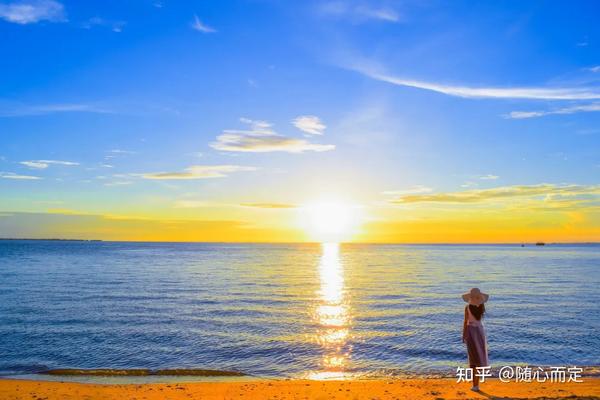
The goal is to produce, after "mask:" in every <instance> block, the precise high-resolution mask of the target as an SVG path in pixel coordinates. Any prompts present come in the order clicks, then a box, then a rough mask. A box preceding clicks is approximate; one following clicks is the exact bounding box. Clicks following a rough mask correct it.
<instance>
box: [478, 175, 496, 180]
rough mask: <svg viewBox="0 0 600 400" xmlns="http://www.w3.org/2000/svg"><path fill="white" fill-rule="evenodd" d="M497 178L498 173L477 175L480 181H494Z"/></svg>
mask: <svg viewBox="0 0 600 400" xmlns="http://www.w3.org/2000/svg"><path fill="white" fill-rule="evenodd" d="M498 178H500V177H499V176H498V175H492V174H487V175H481V176H479V179H481V180H482V181H495V180H496V179H498Z"/></svg>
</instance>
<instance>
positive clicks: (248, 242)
mask: <svg viewBox="0 0 600 400" xmlns="http://www.w3.org/2000/svg"><path fill="white" fill-rule="evenodd" d="M3 240H4V241H10V240H14V241H17V240H22V241H27V240H30V241H56V242H60V241H63V242H104V243H211V244H323V243H337V244H358V245H518V246H521V245H533V246H536V245H537V244H538V243H540V244H543V245H544V246H548V245H557V244H559V245H563V244H572V245H573V244H595V245H600V241H583V242H568V241H564V242H544V241H541V240H540V241H537V242H353V241H338V242H336V241H322V242H320V241H307V242H273V241H256V242H252V241H231V242H224V241H219V240H215V241H207V240H201V241H200V240H199V241H189V240H188V241H185V240H105V239H76V238H11V237H0V241H3ZM538 247H539V246H538Z"/></svg>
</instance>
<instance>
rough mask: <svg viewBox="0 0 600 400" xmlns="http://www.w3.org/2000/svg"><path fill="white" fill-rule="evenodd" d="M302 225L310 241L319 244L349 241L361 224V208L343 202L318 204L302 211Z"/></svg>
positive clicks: (308, 206)
mask: <svg viewBox="0 0 600 400" xmlns="http://www.w3.org/2000/svg"><path fill="white" fill-rule="evenodd" d="M301 218H302V221H301V223H302V225H303V226H304V229H305V230H306V231H307V233H308V234H309V235H310V237H311V239H313V240H317V241H320V242H340V241H344V240H349V239H351V237H352V236H353V234H354V233H356V231H357V229H358V227H359V225H360V222H361V208H360V207H359V206H356V205H352V204H347V203H343V202H338V201H335V202H319V203H313V204H309V205H307V206H305V207H303V209H302V216H301Z"/></svg>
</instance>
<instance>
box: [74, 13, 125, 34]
mask: <svg viewBox="0 0 600 400" xmlns="http://www.w3.org/2000/svg"><path fill="white" fill-rule="evenodd" d="M125 25H126V22H125V21H112V20H107V19H104V18H100V17H92V18H90V19H88V20H87V21H85V22H84V23H82V24H81V27H82V28H84V29H92V28H93V27H95V26H99V27H106V28H108V29H110V30H111V31H113V32H116V33H119V32H122V31H123V28H124V27H125Z"/></svg>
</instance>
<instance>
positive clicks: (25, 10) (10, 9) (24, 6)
mask: <svg viewBox="0 0 600 400" xmlns="http://www.w3.org/2000/svg"><path fill="white" fill-rule="evenodd" d="M0 18H1V19H3V20H5V21H8V22H13V23H15V24H21V25H26V24H35V23H37V22H40V21H50V22H63V21H66V19H67V18H66V14H65V8H64V6H63V5H62V4H61V3H59V2H58V1H53V0H31V1H15V2H12V3H0Z"/></svg>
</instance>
